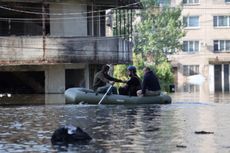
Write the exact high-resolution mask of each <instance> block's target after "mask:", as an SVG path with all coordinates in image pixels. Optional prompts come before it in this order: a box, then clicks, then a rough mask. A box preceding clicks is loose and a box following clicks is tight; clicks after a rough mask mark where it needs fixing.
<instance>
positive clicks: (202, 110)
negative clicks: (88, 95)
mask: <svg viewBox="0 0 230 153" xmlns="http://www.w3.org/2000/svg"><path fill="white" fill-rule="evenodd" d="M171 96H172V99H173V103H172V104H170V105H132V106H124V105H65V104H64V101H62V100H63V99H62V98H63V95H56V96H54V95H52V96H51V97H49V96H48V95H46V96H44V95H43V96H42V95H40V96H38V95H37V96H35V95H34V96H32V97H31V96H23V97H20V98H19V97H16V98H15V99H14V96H12V97H11V98H12V99H14V100H11V101H10V100H9V98H8V100H6V97H2V98H1V104H2V106H1V107H0V114H1V115H0V116H1V117H0V122H1V125H0V130H1V133H0V152H17V153H22V152H23V153H25V152H33V153H34V152H58V151H60V152H62V151H63V152H85V153H89V152H99V153H103V152H138V153H141V152H143V153H146V152H149V153H150V152H190V153H193V152H196V153H197V152H202V153H206V152H209V153H215V152H221V153H224V152H230V143H229V138H230V115H229V112H230V103H229V102H230V95H229V94H219V95H210V96H208V97H209V98H208V100H209V101H205V100H202V98H201V97H199V94H198V95H197V94H194V93H175V94H172V95H171ZM3 98H5V99H3ZM52 99H53V100H52ZM6 101H10V102H6ZM16 101H18V102H19V103H17V102H16ZM52 101H53V102H52ZM22 102H24V103H22ZM10 103H14V105H9V104H10ZM28 103H30V105H28ZM64 125H74V126H79V127H81V128H82V129H83V130H84V131H86V132H87V133H88V134H89V135H90V136H91V137H92V138H93V140H92V141H91V142H90V143H89V144H87V145H69V146H68V147H64V148H63V147H61V148H56V147H53V146H52V144H51V142H50V138H51V136H52V133H53V132H54V130H55V129H57V128H58V127H60V126H64ZM197 131H206V132H213V133H211V134H196V133H195V132H197Z"/></svg>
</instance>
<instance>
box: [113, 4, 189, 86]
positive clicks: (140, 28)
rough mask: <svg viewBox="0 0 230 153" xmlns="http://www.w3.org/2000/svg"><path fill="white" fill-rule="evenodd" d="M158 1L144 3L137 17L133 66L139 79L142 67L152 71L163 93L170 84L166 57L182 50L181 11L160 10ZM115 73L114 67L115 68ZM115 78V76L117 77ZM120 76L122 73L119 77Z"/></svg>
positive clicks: (170, 75)
mask: <svg viewBox="0 0 230 153" xmlns="http://www.w3.org/2000/svg"><path fill="white" fill-rule="evenodd" d="M157 2H158V0H144V1H143V2H142V4H143V6H144V9H143V10H141V11H140V12H139V13H138V14H136V16H139V17H140V21H139V24H137V25H136V26H135V28H134V29H135V35H134V43H135V47H134V55H133V65H135V66H137V68H138V70H139V71H138V75H140V76H142V75H143V72H142V69H143V67H144V66H149V67H151V68H153V69H154V70H155V71H156V73H157V75H158V76H159V79H160V81H161V85H162V87H163V89H167V86H168V84H170V83H172V82H173V73H172V67H171V64H170V63H169V62H168V60H167V55H169V54H173V53H175V52H176V50H178V49H181V47H182V44H181V42H180V40H181V38H182V37H183V36H184V34H185V33H184V31H183V25H182V20H181V9H180V8H179V7H177V8H170V7H159V3H157ZM115 69H116V67H115ZM117 74H118V73H117ZM119 75H122V73H119Z"/></svg>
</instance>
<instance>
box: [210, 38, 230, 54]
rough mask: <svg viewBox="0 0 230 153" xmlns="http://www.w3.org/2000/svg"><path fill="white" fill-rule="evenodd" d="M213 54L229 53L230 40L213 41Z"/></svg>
mask: <svg viewBox="0 0 230 153" xmlns="http://www.w3.org/2000/svg"><path fill="white" fill-rule="evenodd" d="M213 43H214V45H213V46H214V52H230V40H214V42H213Z"/></svg>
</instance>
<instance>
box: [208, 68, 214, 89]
mask: <svg viewBox="0 0 230 153" xmlns="http://www.w3.org/2000/svg"><path fill="white" fill-rule="evenodd" d="M208 78H209V80H208V82H209V91H210V93H214V91H215V90H214V83H215V82H214V65H209V76H208Z"/></svg>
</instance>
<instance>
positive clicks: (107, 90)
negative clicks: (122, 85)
mask: <svg viewBox="0 0 230 153" xmlns="http://www.w3.org/2000/svg"><path fill="white" fill-rule="evenodd" d="M112 86H113V85H110V86H109V88H108V89H107V91H106V93H105V94H104V96H103V97H102V98H101V100H100V101H99V103H98V104H101V102H102V101H103V100H104V99H105V97H106V95H107V94H108V92H109V90H110V89H111V88H112Z"/></svg>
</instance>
